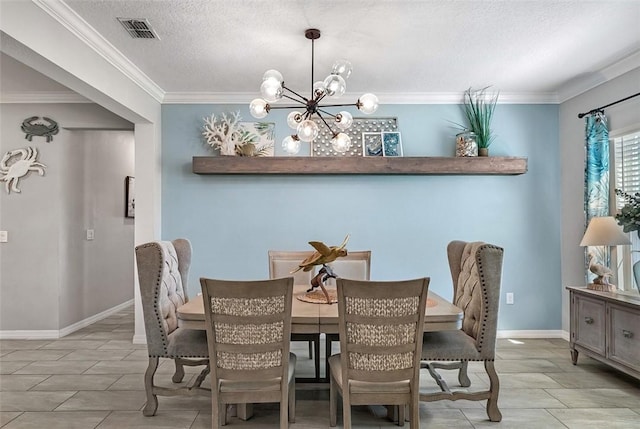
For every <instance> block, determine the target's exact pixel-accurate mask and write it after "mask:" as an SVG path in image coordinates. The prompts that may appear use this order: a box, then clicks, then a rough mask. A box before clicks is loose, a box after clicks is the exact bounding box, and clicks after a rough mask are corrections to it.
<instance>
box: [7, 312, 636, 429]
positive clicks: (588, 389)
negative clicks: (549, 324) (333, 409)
mask: <svg viewBox="0 0 640 429" xmlns="http://www.w3.org/2000/svg"><path fill="white" fill-rule="evenodd" d="M132 337H133V309H132V308H131V309H127V310H124V311H121V312H119V313H118V314H116V315H114V316H111V317H109V318H107V319H104V320H102V321H100V322H97V323H95V324H93V325H91V326H89V327H87V328H84V329H82V330H80V331H77V332H75V333H73V334H71V335H69V336H67V337H65V338H62V339H59V340H44V341H35V340H34V341H27V340H2V341H0V427H2V428H3V429H17V428H46V429H57V428H64V429H84V428H87V429H89V428H99V429H107V428H118V429H124V428H176V429H179V428H184V429H204V428H209V427H211V415H210V410H211V407H210V404H209V399H208V398H207V397H195V398H180V397H173V398H171V397H160V399H159V402H160V405H159V408H158V414H157V415H156V416H155V417H144V416H143V415H142V413H141V411H140V410H141V409H142V407H143V406H144V403H145V395H144V389H143V374H144V371H145V369H146V366H147V354H146V346H143V345H133V344H131V338H132ZM292 349H294V352H295V353H296V354H297V355H298V368H297V371H298V372H299V373H301V374H302V375H304V376H311V375H312V363H311V360H309V359H308V355H307V351H306V350H307V348H306V344H305V343H293V346H292ZM497 354H498V359H497V361H496V367H497V370H498V373H499V375H500V384H501V390H500V400H499V406H500V410H501V411H502V416H503V419H502V422H500V423H491V422H489V421H488V420H487V416H486V413H485V410H484V401H483V402H470V401H456V402H451V401H440V402H431V403H421V404H420V422H421V426H422V427H424V428H427V427H428V428H430V429H436V428H447V429H453V428H485V427H486V428H496V429H497V428H518V429H522V428H535V429H538V428H545V429H546V428H604V427H608V428H618V429H622V428H640V381H638V380H635V379H633V378H630V377H628V376H625V375H624V374H622V373H619V372H617V371H614V370H612V369H610V368H609V367H607V366H605V365H602V364H600V363H598V362H596V361H594V360H592V359H589V358H586V357H583V356H580V358H579V361H578V365H577V366H573V365H572V364H571V361H570V358H569V351H568V344H567V342H566V341H564V340H559V339H548V340H544V339H535V340H527V339H520V340H515V339H511V340H507V339H501V340H499V341H498V351H497ZM187 370H188V371H189V372H188V376H187V377H185V379H189V378H192V377H195V374H196V371H197V369H193V368H187ZM172 371H173V363H172V362H171V361H168V360H165V361H164V362H163V363H162V364H161V366H160V368H159V370H158V373H157V375H156V380H157V382H158V384H161V385H171V382H170V376H171V374H172V373H173V372H172ZM469 371H470V372H469V375H470V378H471V381H472V387H471V388H470V390H473V389H474V388H476V389H477V388H482V387H483V386H486V385H487V378H486V376H485V375H484V371H483V369H482V366H481V364H480V365H478V364H472V365H470V368H469ZM445 373H448V374H445V379H447V381H448V382H449V384H450V385H451V386H455V380H456V374H455V373H454V372H453V371H446V372H445ZM421 386H422V387H423V388H424V389H431V388H435V387H434V386H435V384H434V383H433V382H432V381H431V379H430V378H429V377H428V375H427V376H425V377H424V379H423V383H422V384H421ZM317 387H318V386H313V387H312V386H310V385H304V386H298V389H297V413H296V423H295V424H292V425H291V426H290V427H291V428H292V429H294V428H326V427H328V426H329V416H328V415H329V402H328V397H329V393H328V390H322V389H321V390H318V388H317ZM277 410H278V405H277V404H276V405H270V404H265V405H256V406H255V408H254V417H253V418H252V419H250V420H248V421H246V422H245V421H242V420H239V419H237V418H235V417H234V418H232V419H231V421H230V423H229V426H228V427H229V428H233V427H253V428H277V427H278V411H277ZM353 423H354V427H357V428H381V427H394V424H393V423H392V422H390V421H388V420H387V419H386V411H385V409H384V408H383V407H354V409H353ZM338 424H339V425H340V424H341V418H339V421H338ZM406 427H408V424H407V426H406Z"/></svg>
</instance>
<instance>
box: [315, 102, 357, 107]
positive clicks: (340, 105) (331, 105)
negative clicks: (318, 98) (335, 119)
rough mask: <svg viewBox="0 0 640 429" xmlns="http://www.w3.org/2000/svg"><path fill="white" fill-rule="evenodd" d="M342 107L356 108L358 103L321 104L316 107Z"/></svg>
mask: <svg viewBox="0 0 640 429" xmlns="http://www.w3.org/2000/svg"><path fill="white" fill-rule="evenodd" d="M343 106H358V103H349V104H323V105H322V106H318V107H343Z"/></svg>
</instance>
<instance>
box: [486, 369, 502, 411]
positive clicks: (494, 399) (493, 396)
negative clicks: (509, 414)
mask: <svg viewBox="0 0 640 429" xmlns="http://www.w3.org/2000/svg"><path fill="white" fill-rule="evenodd" d="M484 369H485V370H486V371H487V375H489V392H490V396H489V399H487V415H488V416H489V420H491V421H492V422H499V421H501V420H502V414H501V413H500V410H499V409H498V394H499V392H500V380H499V379H498V374H497V373H496V369H495V366H494V364H493V361H492V360H486V361H484Z"/></svg>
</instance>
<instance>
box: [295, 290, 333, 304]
mask: <svg viewBox="0 0 640 429" xmlns="http://www.w3.org/2000/svg"><path fill="white" fill-rule="evenodd" d="M327 293H328V294H329V299H330V300H331V302H327V298H326V297H325V296H324V293H322V290H312V291H311V292H307V293H302V294H300V295H296V298H298V299H299V300H300V301H303V302H310V303H312V304H334V303H336V302H338V293H337V292H336V291H335V290H333V289H329V290H327Z"/></svg>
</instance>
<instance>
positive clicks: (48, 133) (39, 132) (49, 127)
mask: <svg viewBox="0 0 640 429" xmlns="http://www.w3.org/2000/svg"><path fill="white" fill-rule="evenodd" d="M42 119H43V121H44V122H46V123H44V122H38V116H32V117H30V118H27V119H25V120H24V121H22V126H21V127H20V128H22V131H23V132H24V133H25V134H26V135H25V136H24V138H25V139H27V140H29V141H31V140H32V139H33V136H42V137H46V138H47V143H49V142H50V141H51V140H53V136H54V135H56V134H58V131H59V130H58V123H57V122H56V121H54V120H53V119H51V118H47V117H46V116H43V117H42Z"/></svg>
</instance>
